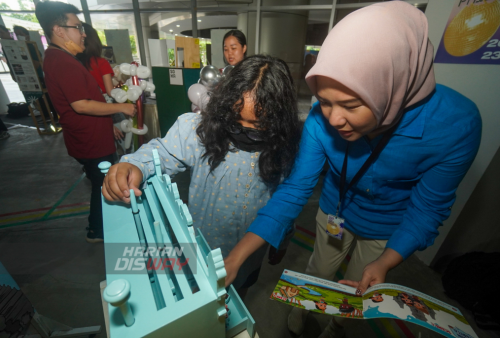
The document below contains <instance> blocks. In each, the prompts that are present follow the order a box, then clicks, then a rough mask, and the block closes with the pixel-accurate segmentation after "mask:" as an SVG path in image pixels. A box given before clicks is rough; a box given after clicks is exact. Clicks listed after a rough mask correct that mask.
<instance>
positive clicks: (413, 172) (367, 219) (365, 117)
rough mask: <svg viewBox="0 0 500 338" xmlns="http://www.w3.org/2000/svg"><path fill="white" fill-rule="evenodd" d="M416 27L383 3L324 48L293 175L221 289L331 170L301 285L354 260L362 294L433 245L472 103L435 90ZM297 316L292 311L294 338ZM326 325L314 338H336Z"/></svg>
mask: <svg viewBox="0 0 500 338" xmlns="http://www.w3.org/2000/svg"><path fill="white" fill-rule="evenodd" d="M433 55H434V49H433V46H432V44H431V43H430V41H429V39H428V27H427V19H426V17H425V15H424V14H423V13H422V12H421V11H419V10H418V9H417V8H415V7H414V6H412V5H409V4H407V3H405V2H402V1H401V2H399V1H391V2H384V3H380V4H375V5H371V6H368V7H365V8H362V9H360V10H357V11H355V12H353V13H352V14H350V15H348V16H347V17H346V18H344V19H343V20H342V21H341V22H339V23H338V24H337V25H336V26H335V27H334V28H333V30H332V31H331V32H330V34H329V35H328V37H327V38H326V40H325V42H324V44H323V46H322V47H321V51H320V52H319V55H318V60H317V63H316V64H315V66H314V67H313V68H312V69H311V70H310V71H309V73H308V74H307V76H306V81H307V83H308V85H309V87H310V88H311V90H312V92H313V93H314V94H315V96H316V97H317V99H318V101H319V102H318V103H316V104H315V105H314V106H313V108H312V110H311V112H310V114H309V116H308V118H307V120H306V122H305V125H304V130H303V134H302V140H301V145H300V151H299V154H298V156H297V159H296V161H295V166H294V169H293V171H292V174H291V175H290V176H289V177H288V178H287V179H286V180H285V181H284V182H283V183H282V184H281V185H280V186H279V187H278V189H277V191H276V192H275V193H274V194H273V196H272V198H271V199H270V200H269V202H268V203H267V205H266V206H265V207H263V208H262V209H261V210H260V211H259V213H258V217H257V218H256V219H255V221H254V222H253V223H252V225H251V226H250V227H249V228H248V230H247V231H248V232H247V234H246V235H245V237H244V238H243V239H242V240H241V241H240V243H239V244H237V245H236V247H235V248H234V249H233V251H232V252H231V253H230V254H229V256H228V257H227V258H226V261H225V262H226V270H227V274H228V277H227V279H226V283H230V282H231V280H232V278H234V276H235V274H236V272H237V271H238V269H239V266H240V265H241V263H242V262H243V261H244V260H245V259H246V258H247V257H248V256H249V254H251V253H252V252H253V251H255V250H256V248H259V247H260V246H261V245H263V244H264V243H265V242H266V241H267V242H269V243H270V244H271V245H273V246H274V247H278V246H279V243H281V241H282V240H283V238H284V237H285V235H286V234H287V233H288V232H289V231H290V229H291V227H292V225H293V222H294V220H295V218H296V217H297V216H298V215H299V213H300V211H301V210H302V207H303V206H304V205H305V204H306V203H307V200H308V198H309V196H310V195H311V193H312V191H313V188H314V186H315V185H316V183H317V181H318V177H319V176H320V174H321V171H322V169H323V167H324V164H325V162H326V163H327V164H328V168H329V170H328V172H327V174H326V177H325V179H324V182H323V188H322V195H321V198H320V203H319V204H320V208H319V210H318V214H317V217H316V222H317V224H316V241H315V244H314V252H313V254H312V255H311V258H310V260H309V264H308V266H307V268H306V271H305V272H306V273H307V274H310V275H314V276H317V277H320V278H324V279H328V280H332V279H333V278H334V276H335V273H336V272H337V270H338V268H339V266H340V264H341V263H342V261H343V260H344V258H345V257H346V255H347V253H348V252H349V251H350V250H351V249H352V250H353V253H352V257H351V260H350V263H349V265H348V268H347V271H346V274H345V276H344V278H345V280H343V281H341V282H342V283H344V284H348V285H350V286H353V287H355V288H357V292H358V294H362V293H363V292H364V291H365V290H366V289H367V288H368V287H369V286H372V285H375V284H378V283H382V282H384V281H385V278H386V274H387V272H388V271H389V270H390V269H392V268H394V267H395V266H397V265H398V264H400V263H401V262H402V261H403V260H404V259H406V258H407V257H409V256H410V255H411V254H413V252H415V251H416V250H424V249H425V248H426V247H428V246H430V245H432V244H433V242H434V239H435V238H436V236H437V235H438V228H439V226H441V225H442V223H443V221H444V220H446V219H447V218H448V217H449V215H450V209H451V207H452V205H453V203H454V201H455V191H456V189H457V187H458V185H459V183H460V182H461V180H462V178H463V177H464V175H465V174H466V173H467V171H468V169H469V167H470V165H471V164H472V162H473V160H474V157H475V156H476V153H477V150H478V147H479V143H480V139H481V118H480V116H479V112H478V110H477V107H476V106H475V104H474V103H473V102H471V101H470V100H468V99H467V98H466V97H464V96H462V95H461V94H459V93H457V92H455V91H453V90H452V89H450V88H447V87H445V86H442V85H436V83H435V78H434V70H433ZM306 315H307V312H306V311H303V310H301V309H298V308H294V309H293V310H292V312H291V314H290V317H289V320H288V327H289V329H290V330H291V331H292V332H294V333H296V334H300V333H301V332H302V330H303V322H304V320H305V316H306ZM344 334H345V333H344V329H343V327H342V322H340V321H338V320H337V322H334V321H332V322H331V323H330V324H329V325H328V327H327V328H326V330H325V331H324V332H323V334H322V335H321V337H342V336H344Z"/></svg>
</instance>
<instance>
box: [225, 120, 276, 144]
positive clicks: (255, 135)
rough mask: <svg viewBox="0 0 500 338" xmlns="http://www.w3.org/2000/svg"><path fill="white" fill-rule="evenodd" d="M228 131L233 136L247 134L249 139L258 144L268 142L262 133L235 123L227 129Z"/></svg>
mask: <svg viewBox="0 0 500 338" xmlns="http://www.w3.org/2000/svg"><path fill="white" fill-rule="evenodd" d="M227 131H228V132H230V133H231V134H235V135H239V134H241V133H243V134H245V135H246V136H247V137H248V138H249V139H251V140H252V141H256V142H262V141H265V140H266V137H265V136H264V135H262V133H261V132H260V131H259V130H257V129H253V128H247V127H243V126H242V125H241V124H239V123H235V124H233V125H231V126H229V127H228V128H227Z"/></svg>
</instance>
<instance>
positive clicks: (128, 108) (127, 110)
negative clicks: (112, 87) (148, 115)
mask: <svg viewBox="0 0 500 338" xmlns="http://www.w3.org/2000/svg"><path fill="white" fill-rule="evenodd" d="M121 105H123V109H122V111H123V114H125V115H127V116H130V117H134V116H135V114H136V113H137V107H136V105H135V104H132V103H121Z"/></svg>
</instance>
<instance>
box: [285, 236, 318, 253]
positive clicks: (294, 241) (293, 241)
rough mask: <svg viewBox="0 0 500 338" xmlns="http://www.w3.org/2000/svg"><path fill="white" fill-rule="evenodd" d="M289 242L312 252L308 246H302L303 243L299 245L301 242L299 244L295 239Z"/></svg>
mask: <svg viewBox="0 0 500 338" xmlns="http://www.w3.org/2000/svg"><path fill="white" fill-rule="evenodd" d="M290 242H292V243H294V244H297V245H298V246H300V247H301V248H304V249H306V250H309V251H311V252H312V251H313V248H311V247H310V246H309V245H306V244H304V243H301V242H299V241H298V240H296V239H295V238H292V239H291V240H290Z"/></svg>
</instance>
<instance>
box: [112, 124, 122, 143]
mask: <svg viewBox="0 0 500 338" xmlns="http://www.w3.org/2000/svg"><path fill="white" fill-rule="evenodd" d="M113 134H114V135H115V140H117V141H120V140H122V139H123V133H122V131H121V130H120V129H119V128H117V127H116V126H113Z"/></svg>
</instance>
